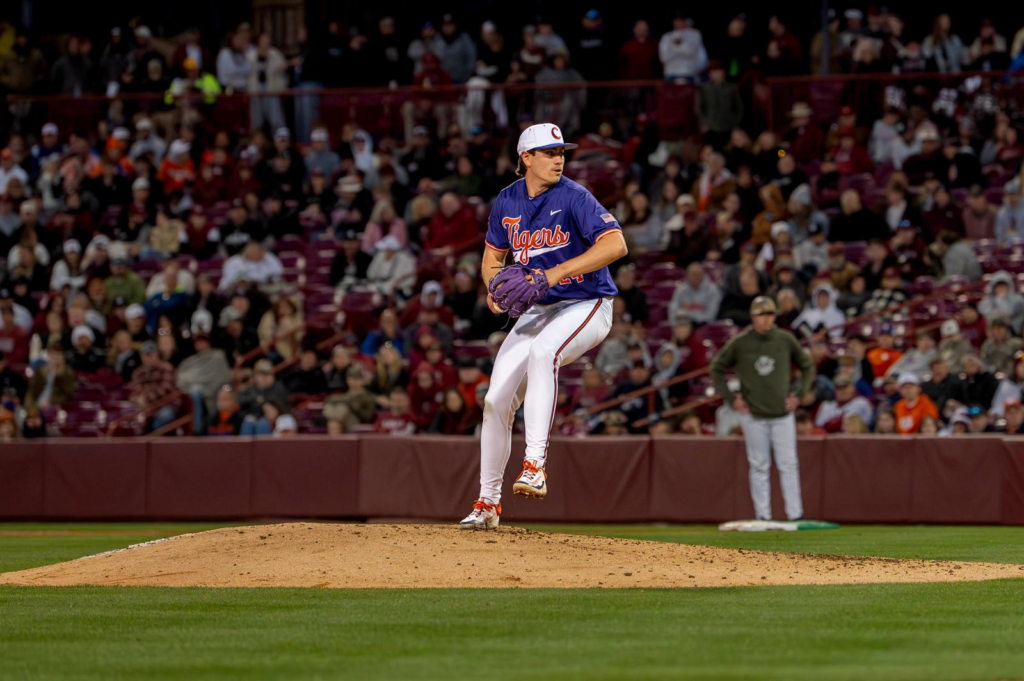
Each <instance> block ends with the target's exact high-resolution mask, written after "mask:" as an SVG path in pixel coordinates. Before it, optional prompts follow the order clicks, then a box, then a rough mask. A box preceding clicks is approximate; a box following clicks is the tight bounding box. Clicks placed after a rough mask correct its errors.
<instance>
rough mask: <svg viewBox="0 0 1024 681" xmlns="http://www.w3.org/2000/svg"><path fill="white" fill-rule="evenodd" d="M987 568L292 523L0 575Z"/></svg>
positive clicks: (832, 574) (157, 577)
mask: <svg viewBox="0 0 1024 681" xmlns="http://www.w3.org/2000/svg"><path fill="white" fill-rule="evenodd" d="M1022 570H1024V567H1021V566H1017V565H997V564H991V563H951V562H942V561H922V560H896V559H892V558H855V557H846V556H813V555H806V554H792V553H772V552H765V551H744V550H733V549H719V548H711V547H707V546H687V545H684V544H668V543H662V542H652V541H636V540H628V539H609V538H606V537H589V536H575V535H565V534H548V533H544V532H530V531H528V530H523V529H518V528H502V529H501V530H499V531H495V532H478V531H466V530H460V529H459V528H457V527H454V526H451V525H333V524H309V523H289V524H282V525H261V526H256V527H234V528H223V529H219V530H212V531H210V532H201V533H198V534H187V535H181V536H178V537H172V538H170V539H161V540H157V541H154V542H149V543H146V544H139V545H137V546H134V547H130V548H128V549H124V550H120V551H113V552H110V553H102V554H98V555H96V556H88V557H86V558H80V559H78V560H73V561H69V562H67V563H59V564H57V565H50V566H47V567H41V568H35V569H32V570H22V571H21V572H11V573H7V574H0V584H20V585H36V586H38V585H44V586H69V585H78V584H97V585H117V586H129V585H131V586H136V585H148V586H219V587H244V586H282V587H331V588H407V587H421V588H422V587H509V586H518V587H680V586H750V585H767V584H864V583H873V582H954V581H974V580H982V579H998V578H1005V577H1022V576H1024V571H1022Z"/></svg>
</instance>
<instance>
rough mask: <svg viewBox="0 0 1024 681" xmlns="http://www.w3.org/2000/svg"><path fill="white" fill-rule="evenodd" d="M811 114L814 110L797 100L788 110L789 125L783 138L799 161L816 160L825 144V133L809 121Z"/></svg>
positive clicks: (812, 114)
mask: <svg viewBox="0 0 1024 681" xmlns="http://www.w3.org/2000/svg"><path fill="white" fill-rule="evenodd" d="M813 116H814V111H813V110H812V109H811V107H810V106H808V105H807V103H806V102H797V103H796V104H794V105H793V108H792V109H791V110H790V112H789V117H790V127H789V129H788V130H787V131H786V134H785V135H784V137H783V139H784V140H785V141H786V142H788V143H789V150H790V151H789V153H791V154H793V155H794V156H795V157H796V160H797V161H798V162H799V163H809V162H811V161H816V160H818V159H819V158H820V157H821V152H822V148H823V146H824V144H825V133H823V132H822V131H821V128H820V127H818V126H817V125H815V124H814V123H812V122H811V119H812V117H813Z"/></svg>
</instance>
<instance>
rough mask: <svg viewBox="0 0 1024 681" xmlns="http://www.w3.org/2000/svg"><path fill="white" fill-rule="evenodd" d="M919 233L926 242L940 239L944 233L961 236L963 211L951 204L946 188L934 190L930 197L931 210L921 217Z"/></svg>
mask: <svg viewBox="0 0 1024 681" xmlns="http://www.w3.org/2000/svg"><path fill="white" fill-rule="evenodd" d="M921 231H922V233H923V235H924V237H925V238H926V239H927V240H928V241H934V240H935V239H936V238H940V237H942V235H943V233H944V232H951V233H953V234H957V235H960V236H963V234H964V222H963V211H962V210H961V209H960V207H959V206H958V205H957V204H956V203H954V202H953V198H952V195H951V194H950V193H949V190H948V189H947V188H945V187H943V186H941V185H940V186H939V187H937V188H936V190H935V192H934V194H933V195H932V197H931V208H930V209H928V210H926V211H925V213H924V215H922V216H921Z"/></svg>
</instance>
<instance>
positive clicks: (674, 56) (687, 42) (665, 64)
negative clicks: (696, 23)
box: [658, 11, 708, 83]
mask: <svg viewBox="0 0 1024 681" xmlns="http://www.w3.org/2000/svg"><path fill="white" fill-rule="evenodd" d="M658 55H659V57H660V58H661V64H662V70H663V71H664V73H665V78H666V79H668V80H670V81H673V82H684V83H685V82H693V81H695V80H696V79H697V78H698V77H699V76H700V74H701V73H702V72H703V71H704V68H705V67H706V66H707V63H708V53H707V50H705V49H704V37H703V36H702V35H701V32H700V31H698V30H697V29H696V28H693V21H692V20H691V19H689V18H688V17H686V15H685V14H684V13H683V12H681V11H679V12H676V15H675V17H673V19H672V30H671V31H669V32H668V33H666V34H665V35H663V36H662V37H661V40H660V41H659V43H658Z"/></svg>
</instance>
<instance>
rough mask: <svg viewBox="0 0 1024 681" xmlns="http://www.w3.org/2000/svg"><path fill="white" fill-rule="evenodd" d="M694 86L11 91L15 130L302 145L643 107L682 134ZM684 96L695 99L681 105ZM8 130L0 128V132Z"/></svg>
mask: <svg viewBox="0 0 1024 681" xmlns="http://www.w3.org/2000/svg"><path fill="white" fill-rule="evenodd" d="M693 91H694V88H693V86H691V85H675V84H672V83H666V82H665V81H662V80H639V81H599V82H586V81H579V82H568V83H566V82H557V83H488V82H486V81H477V80H474V81H472V82H471V83H469V84H465V85H435V86H433V87H429V88H423V87H416V86H402V87H397V88H388V87H375V88H339V89H323V90H281V91H278V92H273V93H238V92H235V93H231V94H221V95H218V96H216V97H215V98H212V99H211V100H207V98H206V97H205V96H204V95H202V94H198V93H195V94H191V93H190V94H186V95H183V96H181V97H178V98H176V99H173V100H172V101H171V102H170V103H168V102H167V101H166V100H165V95H164V93H126V94H118V95H116V96H114V97H107V96H105V95H84V96H80V97H75V96H70V95H32V96H26V95H9V96H8V98H7V101H8V103H9V104H10V107H11V113H12V115H13V119H12V123H11V126H12V130H13V131H15V132H21V133H23V134H26V133H30V134H37V133H38V130H39V129H40V127H41V126H42V124H43V123H45V122H47V121H52V122H54V123H56V124H57V125H58V127H59V128H60V129H61V130H94V129H96V125H97V123H99V122H100V121H107V122H110V123H112V124H113V125H117V124H123V125H129V126H130V125H131V121H132V119H133V118H136V117H138V116H139V115H140V114H141V115H145V116H148V117H150V118H151V119H153V121H154V123H155V124H156V126H157V129H158V130H160V129H165V130H168V131H170V130H173V129H174V127H175V126H177V125H179V124H180V123H181V122H182V121H183V120H188V121H191V122H193V123H196V122H200V121H201V122H203V123H204V124H205V126H206V127H207V128H209V129H212V130H220V129H223V130H229V131H235V132H241V131H247V130H250V129H252V128H254V127H262V126H263V125H264V124H266V125H267V126H269V127H270V128H271V129H273V128H276V127H278V126H282V125H284V126H288V127H290V128H292V129H293V130H294V132H295V139H296V140H298V141H300V142H306V141H308V140H309V132H310V130H311V129H312V127H313V126H314V124H323V125H326V126H327V127H328V128H329V130H330V131H331V133H332V134H333V135H338V134H339V133H340V132H341V130H342V127H343V126H344V125H346V124H349V123H352V124H355V125H356V126H357V127H359V128H362V129H364V130H367V131H369V132H371V133H373V134H375V135H380V136H390V137H393V138H398V139H405V140H409V139H411V138H412V133H413V130H414V128H415V127H416V126H418V125H424V126H427V127H428V129H430V130H431V131H432V132H433V133H434V136H435V137H436V138H438V139H442V140H443V139H446V138H447V137H448V134H449V126H450V125H451V124H457V125H458V126H459V128H460V130H462V131H463V133H464V134H465V133H466V132H468V131H469V130H472V129H473V128H475V127H480V128H481V129H483V130H485V131H487V132H491V133H496V132H497V133H505V132H510V131H515V132H516V133H518V130H519V121H520V120H523V119H524V118H527V117H529V118H532V119H534V120H538V121H539V120H545V121H552V122H555V123H558V124H559V125H560V126H561V127H562V128H563V131H564V132H565V134H566V135H567V136H570V137H571V136H576V135H579V134H582V133H583V132H586V131H591V130H595V129H596V128H597V123H599V122H601V121H603V120H612V121H615V122H617V123H619V125H620V130H621V131H626V130H628V129H629V126H630V125H631V123H632V122H633V121H634V120H635V118H636V116H637V115H638V114H641V113H642V114H646V115H648V116H649V117H650V119H651V120H652V121H658V122H659V124H660V125H661V132H662V134H672V135H678V136H680V137H682V136H683V135H684V134H685V133H686V132H690V131H692V130H695V129H696V125H695V118H694V114H693V106H692V104H693V101H694V96H693ZM680 103H688V104H689V106H683V107H682V108H680ZM0 132H2V131H0Z"/></svg>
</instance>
